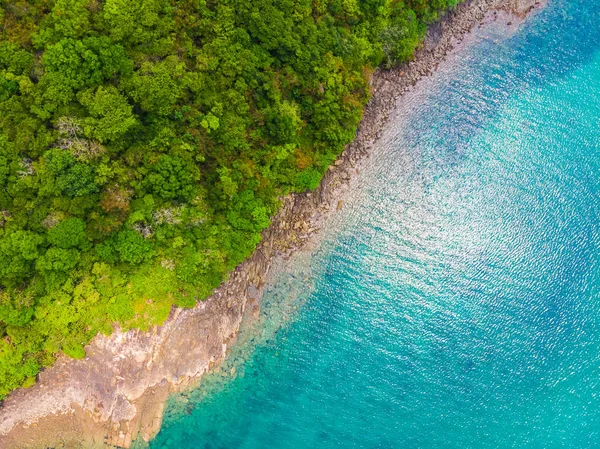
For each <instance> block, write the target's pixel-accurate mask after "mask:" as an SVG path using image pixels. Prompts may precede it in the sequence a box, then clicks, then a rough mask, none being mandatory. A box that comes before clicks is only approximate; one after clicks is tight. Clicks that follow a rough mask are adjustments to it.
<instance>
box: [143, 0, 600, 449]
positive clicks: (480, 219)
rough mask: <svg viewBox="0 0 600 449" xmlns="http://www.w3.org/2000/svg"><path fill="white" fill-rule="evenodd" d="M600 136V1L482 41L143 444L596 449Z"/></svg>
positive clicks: (381, 150)
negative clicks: (223, 356)
mask: <svg viewBox="0 0 600 449" xmlns="http://www.w3.org/2000/svg"><path fill="white" fill-rule="evenodd" d="M599 145H600V2H596V1H591V0H586V1H580V0H554V1H552V2H551V4H550V6H549V7H548V8H547V9H546V10H545V11H543V12H542V13H541V14H539V15H538V16H536V17H535V18H533V19H532V20H531V21H530V22H528V24H527V25H526V26H525V27H524V28H523V29H522V30H521V31H520V32H519V33H518V34H516V35H514V36H512V37H506V36H503V35H502V33H501V31H499V29H497V28H494V27H491V28H489V27H488V28H486V31H481V32H479V39H477V40H476V42H474V43H473V44H472V45H470V46H469V47H468V48H466V49H463V50H462V51H461V52H460V53H458V54H457V55H456V56H455V57H453V58H452V61H451V63H449V64H446V65H444V66H443V67H442V70H441V71H440V72H438V73H437V74H436V75H435V76H434V77H433V78H431V79H429V80H427V81H426V82H425V83H424V84H422V85H421V87H419V88H418V89H417V90H416V91H414V92H413V93H412V94H411V95H409V96H408V97H407V98H406V99H405V100H404V104H403V105H402V107H401V108H400V111H399V113H398V117H396V118H395V119H394V120H392V122H391V123H390V125H389V126H388V130H387V133H386V135H385V136H384V138H383V139H382V141H381V143H380V144H378V148H377V150H376V153H375V155H374V157H373V158H372V159H371V161H370V162H369V164H368V165H369V168H368V169H367V170H366V171H365V172H363V173H362V174H361V176H360V183H359V185H358V186H357V188H356V189H355V191H354V192H353V194H352V198H351V199H350V200H349V202H348V203H347V205H346V206H345V207H344V210H343V211H342V212H341V213H339V214H338V215H337V217H336V218H335V219H334V220H333V221H332V223H331V224H330V228H329V229H328V230H327V232H326V233H325V235H324V237H323V242H322V244H321V245H320V246H319V248H318V250H316V251H315V254H314V255H313V256H312V257H311V258H310V259H307V258H306V257H303V256H299V257H298V260H297V261H293V263H292V267H291V268H290V269H289V270H288V271H287V272H283V273H281V274H280V275H279V276H278V277H277V279H276V280H275V281H274V284H273V286H272V287H271V288H270V290H269V291H268V292H267V294H266V295H265V298H264V305H263V311H262V312H261V313H262V323H261V325H260V326H259V327H257V328H254V329H253V330H249V331H247V333H246V336H245V337H244V338H243V339H244V340H246V341H244V342H241V343H240V344H239V345H237V346H236V348H234V352H233V355H232V357H231V359H230V360H229V361H228V365H227V366H225V367H224V370H223V371H226V372H230V369H231V367H235V369H236V372H235V374H234V375H223V376H221V375H218V374H217V375H214V376H211V378H209V379H207V381H206V382H205V384H204V385H203V386H202V388H200V389H199V390H197V391H196V392H193V393H191V394H188V395H186V396H185V397H178V398H175V399H174V400H173V401H172V403H171V404H170V408H169V412H168V414H167V417H166V419H165V423H164V425H163V429H162V430H161V432H160V434H159V435H158V437H157V438H156V439H155V440H154V441H153V442H152V443H151V447H152V448H178V449H188V448H189V449H192V448H194V449H196V448H247V449H254V448H282V449H283V448H320V449H321V448H423V449H425V448H448V449H449V448H456V449H458V448H460V449H464V448H523V447H526V448H595V447H600V272H599V270H598V263H599V260H600V254H599V251H598V248H599V240H600V225H599V215H600V202H599V199H600V154H599V151H598V147H599Z"/></svg>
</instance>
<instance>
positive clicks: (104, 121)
mask: <svg viewBox="0 0 600 449" xmlns="http://www.w3.org/2000/svg"><path fill="white" fill-rule="evenodd" d="M77 98H78V100H79V102H80V103H81V104H82V105H84V106H85V107H86V108H87V109H88V112H89V113H90V116H91V117H87V118H85V119H84V130H85V133H86V134H87V135H88V136H89V137H92V138H94V139H98V140H99V141H100V142H108V141H110V140H115V139H118V138H119V137H121V136H123V135H124V134H125V133H126V132H127V131H129V130H130V129H131V128H132V127H133V126H135V125H136V124H137V119H136V118H135V116H134V114H133V112H132V110H133V107H132V106H131V105H130V104H129V103H128V102H127V99H126V98H125V97H124V96H123V95H122V94H121V93H119V91H118V90H117V89H116V88H115V87H113V86H100V87H98V89H96V90H95V91H92V90H86V91H82V92H81V93H80V94H79V95H78V96H77Z"/></svg>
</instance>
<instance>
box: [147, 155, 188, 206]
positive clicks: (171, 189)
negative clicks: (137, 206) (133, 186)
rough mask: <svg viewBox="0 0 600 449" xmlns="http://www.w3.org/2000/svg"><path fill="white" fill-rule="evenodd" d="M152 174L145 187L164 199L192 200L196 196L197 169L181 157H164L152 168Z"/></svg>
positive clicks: (148, 177)
mask: <svg viewBox="0 0 600 449" xmlns="http://www.w3.org/2000/svg"><path fill="white" fill-rule="evenodd" d="M150 170H151V171H150V174H149V175H148V176H147V177H146V179H145V181H144V185H145V186H146V188H148V189H149V190H150V191H151V192H152V193H155V194H157V195H158V196H160V197H161V198H163V199H166V200H171V199H177V198H179V199H183V200H188V201H189V200H191V199H192V198H193V196H194V181H195V180H196V179H197V178H198V173H197V169H196V168H195V167H194V166H193V165H192V163H189V162H188V163H186V161H185V160H184V159H182V158H181V157H179V156H168V155H162V156H160V158H159V159H158V162H157V163H156V164H153V165H151V166H150Z"/></svg>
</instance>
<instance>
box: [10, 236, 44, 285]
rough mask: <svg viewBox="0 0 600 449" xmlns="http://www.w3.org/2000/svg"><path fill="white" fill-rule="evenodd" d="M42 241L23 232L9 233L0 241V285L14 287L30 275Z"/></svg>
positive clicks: (39, 237) (40, 237) (41, 238)
mask: <svg viewBox="0 0 600 449" xmlns="http://www.w3.org/2000/svg"><path fill="white" fill-rule="evenodd" d="M43 241H44V239H43V237H42V236H40V235H38V234H36V233H34V232H31V231H24V230H18V231H15V232H12V233H9V234H8V235H5V236H4V237H2V238H1V239H0V260H2V264H0V285H3V286H4V287H15V286H17V285H19V284H20V283H22V282H23V281H24V280H25V279H26V278H27V277H29V276H30V275H31V273H32V271H33V264H34V261H35V260H36V259H37V258H38V257H39V256H40V251H39V247H40V245H41V244H42V243H43Z"/></svg>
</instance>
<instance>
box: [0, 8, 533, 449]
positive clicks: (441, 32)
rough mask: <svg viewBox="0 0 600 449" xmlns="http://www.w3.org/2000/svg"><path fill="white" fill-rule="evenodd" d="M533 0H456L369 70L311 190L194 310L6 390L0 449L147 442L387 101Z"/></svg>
mask: <svg viewBox="0 0 600 449" xmlns="http://www.w3.org/2000/svg"><path fill="white" fill-rule="evenodd" d="M536 5H538V3H536V0H466V1H465V2H463V3H461V4H460V5H459V6H458V7H457V9H456V11H454V12H451V13H449V14H447V15H446V17H444V18H443V19H442V20H441V22H440V23H439V24H436V25H434V26H432V27H431V29H430V30H429V34H428V36H427V39H426V42H425V44H424V45H423V47H422V48H421V49H420V50H419V51H418V53H417V56H416V58H415V60H414V61H412V62H410V63H408V64H405V65H403V66H401V67H398V68H396V69H394V70H389V71H381V70H378V71H377V72H376V73H375V74H374V76H373V79H372V88H373V97H372V99H371V101H370V102H369V105H368V106H367V108H366V110H365V115H364V118H363V120H362V122H361V125H360V128H359V131H358V133H357V136H356V139H355V141H354V142H352V143H351V144H350V145H348V147H347V148H346V150H345V151H344V152H343V154H342V155H341V156H340V157H339V159H338V160H337V161H336V162H335V164H334V165H333V166H331V167H330V169H329V171H328V172H327V174H326V176H325V177H324V179H323V181H322V183H321V186H320V187H319V188H318V189H317V190H316V191H315V192H313V193H307V194H297V195H292V196H289V197H287V198H286V199H285V201H284V205H283V207H282V208H281V210H280V211H279V213H278V214H277V216H276V217H275V218H274V219H273V224H272V225H271V227H270V228H269V229H267V230H266V231H265V232H264V235H263V243H261V244H260V246H259V247H258V248H257V250H256V251H255V253H254V254H253V255H252V256H251V257H250V259H248V260H247V261H246V262H244V263H243V264H242V265H240V266H239V267H238V268H237V269H236V270H235V272H234V273H232V275H231V277H230V279H229V280H228V281H227V282H225V283H224V284H223V285H222V286H221V287H219V289H218V290H217V291H216V292H215V293H214V294H213V295H212V296H211V297H210V298H208V299H207V300H206V301H204V302H202V303H200V304H198V305H197V306H196V307H195V308H193V309H188V310H181V309H175V310H174V311H173V312H172V314H171V316H170V317H169V318H168V320H167V321H166V323H165V324H164V325H163V326H160V327H158V328H156V329H153V330H152V331H150V332H146V333H142V332H137V331H130V332H126V333H122V332H114V333H113V334H112V335H111V336H109V337H105V336H98V337H96V338H95V339H94V340H93V341H92V343H91V344H90V345H89V346H88V347H87V348H86V351H87V357H86V358H85V360H72V359H69V358H67V357H60V358H59V360H58V361H57V363H56V364H55V365H54V366H53V367H51V368H49V369H47V370H45V371H44V372H42V373H41V374H40V376H39V381H38V383H37V384H36V385H35V386H34V387H32V388H30V389H21V390H18V391H15V392H14V393H12V394H11V395H10V396H9V397H8V398H7V399H6V401H4V404H3V405H2V408H0V447H2V448H5V449H10V448H40V447H44V448H45V447H77V448H81V447H90V448H106V447H122V448H128V447H130V445H131V443H132V440H135V439H136V438H138V437H141V438H143V439H144V440H146V441H148V440H149V439H151V438H152V437H153V436H154V435H155V434H156V433H157V432H158V430H159V428H160V425H161V421H162V414H163V409H164V405H165V401H166V399H167V397H168V395H169V394H170V393H171V392H175V391H181V390H183V389H186V388H189V387H190V386H192V385H193V384H195V383H196V382H197V381H198V379H199V378H200V377H201V376H202V375H203V374H204V373H206V372H207V371H208V370H210V369H211V368H212V367H213V366H215V365H216V364H219V363H220V362H221V361H222V360H223V358H224V357H225V356H226V354H227V348H228V345H230V344H231V343H232V342H233V341H234V340H235V338H236V335H237V332H238V329H239V326H240V323H241V321H242V319H243V317H244V316H245V315H247V316H252V315H256V313H257V311H258V299H259V298H260V295H261V293H262V288H263V284H264V279H265V276H266V275H267V273H268V271H269V269H270V267H271V264H272V262H273V260H274V258H275V257H281V256H285V255H287V254H289V253H290V252H291V251H292V250H293V249H295V248H298V247H300V246H302V245H304V244H305V243H306V242H307V241H309V240H310V238H311V236H312V235H313V234H314V233H315V232H316V231H317V230H318V229H319V228H320V227H321V224H322V223H323V220H325V219H326V217H327V215H328V214H329V213H334V212H335V210H336V209H339V208H340V207H341V206H342V204H341V201H338V199H339V195H340V194H341V192H342V191H343V190H344V189H345V186H346V185H347V183H348V181H349V180H350V178H351V176H352V175H353V174H354V173H356V171H357V169H356V168H355V167H356V164H357V162H358V161H359V160H360V159H361V158H363V157H364V156H366V155H368V153H369V150H370V149H371V146H372V144H373V142H375V141H376V140H377V138H378V137H379V135H380V132H381V129H382V126H383V125H384V124H385V122H386V119H387V116H388V113H389V112H391V110H392V109H393V108H394V105H395V103H396V99H397V98H398V97H399V96H400V95H402V94H403V93H404V92H406V91H407V90H409V89H410V88H411V86H413V85H414V84H415V83H416V82H417V81H418V80H419V78H421V77H422V76H427V75H429V74H431V73H432V72H433V71H434V70H435V69H436V67H437V65H438V63H439V62H440V60H443V59H444V57H445V56H446V55H447V53H448V52H449V51H450V50H451V49H452V48H453V47H454V46H455V45H456V44H457V43H458V42H460V41H461V40H462V39H463V38H464V37H465V36H466V35H467V34H468V33H469V31H470V30H471V29H472V28H473V27H474V26H475V25H476V24H478V23H481V22H482V21H483V19H484V18H485V17H486V14H488V13H489V12H490V11H498V10H504V11H510V12H512V13H514V14H516V15H518V16H524V15H525V14H526V13H527V12H529V11H531V10H532V8H534V7H535V6H536ZM494 14H495V13H494ZM488 17H489V16H488Z"/></svg>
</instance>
